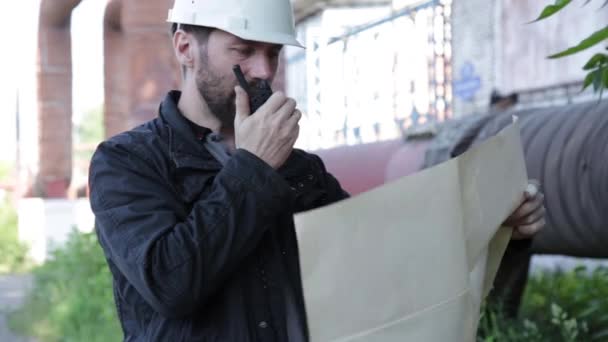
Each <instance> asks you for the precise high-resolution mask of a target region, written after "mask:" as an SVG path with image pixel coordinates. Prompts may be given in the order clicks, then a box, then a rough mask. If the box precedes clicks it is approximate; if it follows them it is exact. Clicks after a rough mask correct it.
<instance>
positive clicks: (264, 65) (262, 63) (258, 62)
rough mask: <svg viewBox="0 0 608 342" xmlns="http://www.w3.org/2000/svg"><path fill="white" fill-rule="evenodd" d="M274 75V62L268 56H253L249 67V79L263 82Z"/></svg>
mask: <svg viewBox="0 0 608 342" xmlns="http://www.w3.org/2000/svg"><path fill="white" fill-rule="evenodd" d="M273 73H274V70H273V67H272V62H271V60H270V58H268V56H265V55H264V54H256V55H255V56H253V60H252V61H251V64H250V67H249V77H251V78H258V79H262V80H269V79H271V78H272V76H273Z"/></svg>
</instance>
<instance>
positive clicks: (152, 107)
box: [121, 0, 180, 126]
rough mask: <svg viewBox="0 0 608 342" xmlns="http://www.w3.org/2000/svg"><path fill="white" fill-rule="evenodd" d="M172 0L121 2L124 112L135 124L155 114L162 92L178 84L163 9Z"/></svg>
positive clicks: (131, 123)
mask: <svg viewBox="0 0 608 342" xmlns="http://www.w3.org/2000/svg"><path fill="white" fill-rule="evenodd" d="M172 5H173V0H154V1H151V0H128V1H125V2H124V4H123V10H122V15H121V16H122V19H121V21H122V27H123V32H124V34H125V44H126V46H127V48H126V50H125V51H126V54H127V55H126V58H125V63H126V66H125V67H126V68H127V75H128V78H129V84H128V89H127V90H126V92H125V94H127V95H128V99H129V104H128V108H129V111H128V115H129V117H130V125H131V126H135V125H137V124H140V123H142V122H145V121H147V120H150V119H152V118H154V117H156V116H157V110H158V105H159V103H160V101H161V100H162V99H163V97H164V95H165V93H166V92H167V91H168V90H170V89H175V88H176V87H177V86H178V84H179V79H180V74H179V69H178V67H177V62H176V61H175V57H174V53H173V48H172V46H171V40H170V36H169V24H168V23H167V22H166V20H167V12H168V10H169V8H170V7H171V6H172Z"/></svg>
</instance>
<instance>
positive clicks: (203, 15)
mask: <svg viewBox="0 0 608 342" xmlns="http://www.w3.org/2000/svg"><path fill="white" fill-rule="evenodd" d="M167 21H168V22H171V23H177V24H188V25H196V26H206V27H213V28H217V29H220V30H223V31H226V32H229V33H231V34H233V35H235V36H237V37H240V38H242V39H245V40H253V41H258V42H264V43H271V44H281V45H293V46H298V47H303V46H302V44H300V43H299V42H298V41H297V39H296V30H295V25H294V21H293V11H292V8H291V1H290V0H175V3H174V4H173V8H172V9H170V10H169V17H168V18H167Z"/></svg>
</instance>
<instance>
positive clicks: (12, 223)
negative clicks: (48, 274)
mask: <svg viewBox="0 0 608 342" xmlns="http://www.w3.org/2000/svg"><path fill="white" fill-rule="evenodd" d="M27 252H28V249H27V246H26V244H24V243H23V242H20V241H19V237H18V226H17V211H16V210H15V208H14V207H13V206H12V205H11V203H10V202H9V201H8V200H7V199H0V273H7V272H9V273H14V272H20V271H24V270H26V269H27V267H28V265H29V263H28V259H27Z"/></svg>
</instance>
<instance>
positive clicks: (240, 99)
mask: <svg viewBox="0 0 608 342" xmlns="http://www.w3.org/2000/svg"><path fill="white" fill-rule="evenodd" d="M234 92H235V93H236V99H235V107H236V117H235V119H237V120H243V119H245V118H247V117H248V116H249V114H250V113H251V112H250V110H249V96H247V93H246V92H245V91H244V90H243V88H241V87H240V86H236V87H234Z"/></svg>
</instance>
